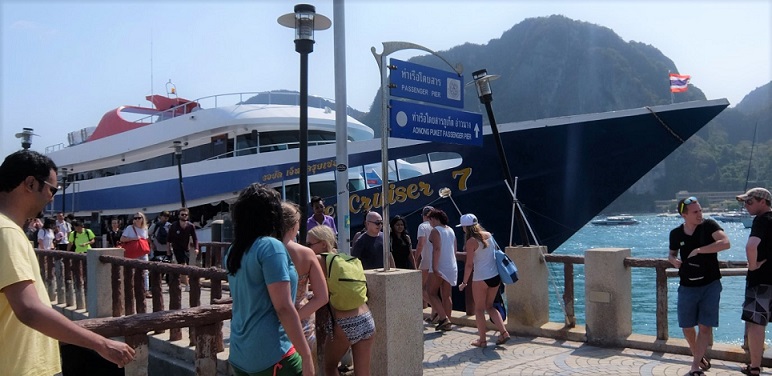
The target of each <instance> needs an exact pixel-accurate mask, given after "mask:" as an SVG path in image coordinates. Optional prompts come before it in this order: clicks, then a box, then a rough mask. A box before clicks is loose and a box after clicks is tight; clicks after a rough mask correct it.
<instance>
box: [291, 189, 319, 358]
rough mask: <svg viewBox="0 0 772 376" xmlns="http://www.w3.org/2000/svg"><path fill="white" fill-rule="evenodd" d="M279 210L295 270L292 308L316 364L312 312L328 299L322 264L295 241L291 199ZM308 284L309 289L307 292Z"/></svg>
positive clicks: (296, 211)
mask: <svg viewBox="0 0 772 376" xmlns="http://www.w3.org/2000/svg"><path fill="white" fill-rule="evenodd" d="M281 209H282V228H283V238H282V242H283V243H284V246H285V247H287V252H289V255H290V258H291V259H292V263H293V264H295V270H297V272H298V288H297V292H296V293H295V308H296V309H297V310H298V315H300V323H301V324H302V325H303V334H304V335H305V336H306V341H308V347H309V348H311V357H312V358H313V359H314V364H316V311H317V310H318V309H319V308H322V307H324V305H325V304H327V302H328V301H329V296H328V295H327V281H325V280H324V272H323V271H322V266H321V265H319V262H318V261H317V260H316V255H315V254H314V251H313V250H311V248H308V247H304V246H302V245H300V244H298V243H297V242H295V238H296V237H297V234H298V230H299V229H300V208H299V207H298V205H297V204H296V203H294V202H287V201H282V203H281ZM309 287H310V289H311V290H312V291H313V292H311V291H309Z"/></svg>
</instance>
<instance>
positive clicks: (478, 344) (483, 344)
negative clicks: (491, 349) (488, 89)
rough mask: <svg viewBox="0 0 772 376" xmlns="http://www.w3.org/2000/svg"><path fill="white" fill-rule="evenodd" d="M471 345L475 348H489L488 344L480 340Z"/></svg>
mask: <svg viewBox="0 0 772 376" xmlns="http://www.w3.org/2000/svg"><path fill="white" fill-rule="evenodd" d="M471 345H472V346H474V347H480V348H483V349H484V348H485V347H486V346H488V343H487V342H485V341H483V340H480V339H479V338H478V339H476V340H475V341H474V342H472V343H471Z"/></svg>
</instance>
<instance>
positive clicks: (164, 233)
mask: <svg viewBox="0 0 772 376" xmlns="http://www.w3.org/2000/svg"><path fill="white" fill-rule="evenodd" d="M157 226H158V228H157V229H155V240H157V241H158V244H166V243H167V242H168V241H169V231H168V230H167V229H166V223H164V224H161V223H158V225H157Z"/></svg>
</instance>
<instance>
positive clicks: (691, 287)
mask: <svg viewBox="0 0 772 376" xmlns="http://www.w3.org/2000/svg"><path fill="white" fill-rule="evenodd" d="M676 209H677V210H678V214H680V215H681V217H682V218H683V219H684V223H683V224H682V225H680V226H678V227H676V228H674V229H673V230H672V231H670V253H669V255H668V260H669V261H670V263H671V264H673V266H674V267H676V268H678V276H679V277H680V286H679V287H678V326H680V327H681V329H683V331H684V338H686V342H688V343H689V349H690V350H691V352H692V356H693V359H692V366H691V370H690V371H689V375H690V376H698V375H703V374H704V373H703V372H702V371H703V370H707V369H708V368H710V361H709V360H708V358H706V357H705V353H706V352H707V349H708V346H709V345H710V342H711V340H712V338H713V328H714V327H717V326H718V307H719V301H720V298H721V270H720V269H719V266H718V252H720V251H723V250H726V249H729V246H730V245H729V238H728V237H727V236H726V234H725V233H724V230H723V229H722V228H721V226H719V224H718V223H717V222H716V221H714V220H712V219H703V218H702V207H701V206H700V203H699V202H698V201H697V198H696V197H688V198H684V199H681V200H679V201H678V205H677V207H676ZM695 327H698V328H699V332H698V331H697V330H695Z"/></svg>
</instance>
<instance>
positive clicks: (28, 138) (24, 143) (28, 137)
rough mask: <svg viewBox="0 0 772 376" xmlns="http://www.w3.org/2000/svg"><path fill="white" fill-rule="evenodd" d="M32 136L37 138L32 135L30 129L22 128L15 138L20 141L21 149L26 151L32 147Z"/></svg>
mask: <svg viewBox="0 0 772 376" xmlns="http://www.w3.org/2000/svg"><path fill="white" fill-rule="evenodd" d="M32 136H37V135H36V134H34V133H32V128H22V131H21V133H17V134H16V138H20V139H21V147H22V149H24V150H27V149H29V148H30V147H31V146H32Z"/></svg>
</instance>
